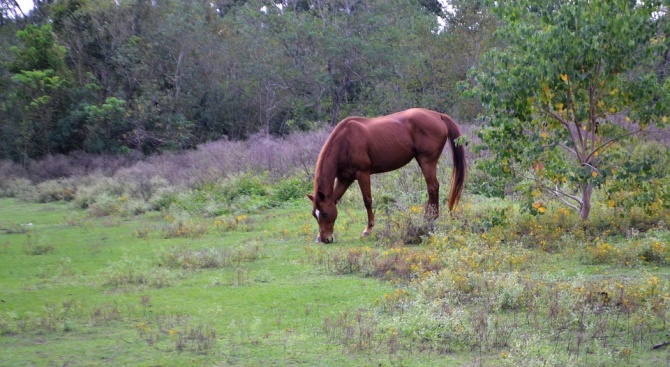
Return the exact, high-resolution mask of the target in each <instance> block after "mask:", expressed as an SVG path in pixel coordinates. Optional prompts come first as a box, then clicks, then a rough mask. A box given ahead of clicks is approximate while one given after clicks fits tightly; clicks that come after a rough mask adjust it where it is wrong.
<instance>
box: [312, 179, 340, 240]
mask: <svg viewBox="0 0 670 367" xmlns="http://www.w3.org/2000/svg"><path fill="white" fill-rule="evenodd" d="M307 197H308V198H309V199H310V200H312V216H314V218H315V219H316V222H317V223H319V235H318V236H317V238H316V240H317V242H318V241H321V242H323V243H331V242H333V240H334V239H335V237H333V228H334V227H335V220H336V219H337V206H336V205H335V202H333V200H332V199H331V198H327V197H326V196H325V195H324V194H323V193H322V192H321V191H318V192H317V193H316V195H310V194H307Z"/></svg>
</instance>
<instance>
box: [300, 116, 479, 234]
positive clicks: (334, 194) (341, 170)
mask: <svg viewBox="0 0 670 367" xmlns="http://www.w3.org/2000/svg"><path fill="white" fill-rule="evenodd" d="M460 135H461V132H460V129H459V127H458V125H456V123H455V122H454V121H453V120H452V119H451V118H450V117H449V116H447V115H445V114H442V113H439V112H435V111H431V110H426V109H421V108H412V109H409V110H406V111H402V112H397V113H394V114H392V115H388V116H381V117H375V118H364V117H347V118H346V119H344V120H342V121H340V123H339V124H338V125H337V126H336V127H335V129H333V132H332V133H331V134H330V136H329V137H328V139H327V140H326V142H325V143H324V145H323V147H322V148H321V152H320V153H319V158H318V160H317V162H316V169H315V176H314V193H313V194H308V195H307V197H308V198H309V199H310V200H311V201H312V215H313V216H314V218H316V221H317V222H318V223H319V236H318V237H317V242H318V241H319V240H320V241H321V242H324V243H330V242H333V227H334V225H335V220H336V219H337V207H336V204H337V202H338V201H339V200H340V198H341V197H342V195H344V192H345V191H347V189H348V188H349V186H350V185H351V184H352V183H353V182H354V180H357V181H358V185H359V186H360V188H361V192H362V194H363V203H364V204H365V209H366V210H367V212H368V225H367V227H366V228H365V231H363V236H368V235H369V234H370V231H371V230H372V227H373V226H374V225H375V217H374V214H373V212H372V194H371V192H370V175H371V174H373V173H382V172H388V171H393V170H396V169H399V168H401V167H402V166H404V165H406V164H407V163H409V162H410V161H411V160H412V159H416V161H417V163H419V167H420V168H421V172H422V173H423V176H424V178H425V180H426V186H427V188H428V203H427V205H426V216H427V217H432V218H436V217H437V216H439V200H438V195H439V188H440V184H439V182H438V181H437V161H438V160H439V158H440V155H441V154H442V149H443V148H444V145H445V144H446V142H447V139H448V140H449V142H450V146H451V151H452V158H453V167H454V168H453V170H452V180H451V193H450V195H449V210H453V208H454V206H455V205H456V204H457V203H458V200H459V199H460V197H461V193H462V192H463V184H464V182H465V171H466V160H465V148H464V147H463V146H462V145H459V144H457V143H456V139H457V138H458V137H459V136H460Z"/></svg>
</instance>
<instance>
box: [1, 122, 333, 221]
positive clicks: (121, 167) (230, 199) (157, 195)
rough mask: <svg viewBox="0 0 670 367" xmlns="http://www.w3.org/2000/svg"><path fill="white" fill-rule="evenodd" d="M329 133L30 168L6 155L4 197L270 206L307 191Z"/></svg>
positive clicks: (221, 207)
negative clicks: (317, 159) (270, 188)
mask: <svg viewBox="0 0 670 367" xmlns="http://www.w3.org/2000/svg"><path fill="white" fill-rule="evenodd" d="M327 136H328V131H325V130H321V131H314V132H306V133H295V134H292V135H290V136H287V137H285V138H274V137H271V136H267V135H255V136H252V137H251V138H250V139H248V140H246V141H230V140H219V141H215V142H211V143H207V144H203V145H200V146H198V147H197V149H195V150H191V151H183V152H179V153H166V154H162V155H157V156H151V157H142V156H139V155H126V156H95V155H89V154H73V155H71V156H67V157H66V156H63V155H53V156H49V157H47V158H45V159H44V160H42V161H35V162H31V163H29V164H28V165H25V166H21V165H18V164H13V163H11V162H9V161H2V162H0V196H3V197H16V198H19V199H22V200H25V201H31V202H49V201H60V200H64V201H73V202H74V203H76V204H77V205H78V206H80V207H82V208H86V209H88V210H89V212H90V213H91V214H92V215H93V216H107V215H115V214H119V215H134V214H139V213H143V212H146V211H149V210H163V209H169V207H170V206H171V205H173V204H175V205H176V206H177V207H179V208H180V210H190V211H200V212H202V213H204V214H209V215H220V214H223V213H225V212H233V211H236V210H238V209H239V208H240V207H244V206H249V207H256V208H259V207H270V206H275V205H278V204H280V203H282V202H284V201H287V200H291V199H295V198H297V197H299V196H302V195H303V194H304V192H306V191H307V188H309V185H310V183H311V181H312V175H313V170H314V165H315V162H316V157H317V156H318V152H319V149H320V148H321V145H322V144H323V142H324V141H325V139H326V137H327ZM245 184H246V185H247V189H249V190H247V191H245V188H244V185H245ZM250 185H251V186H253V185H256V187H257V189H255V190H254V189H253V188H252V187H251V186H250ZM265 187H274V188H275V189H274V190H266V189H265ZM259 198H261V199H260V200H259ZM235 201H242V203H235ZM250 202H251V204H250ZM253 202H256V204H255V206H254V204H253Z"/></svg>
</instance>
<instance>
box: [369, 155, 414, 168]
mask: <svg viewBox="0 0 670 367" xmlns="http://www.w3.org/2000/svg"><path fill="white" fill-rule="evenodd" d="M370 158H371V163H372V164H371V167H370V173H383V172H389V171H393V170H397V169H399V168H401V167H403V166H405V165H406V164H407V163H409V162H410V161H411V160H412V159H413V158H414V154H412V152H411V151H405V152H398V151H395V152H387V153H386V154H382V155H375V156H371V157H370Z"/></svg>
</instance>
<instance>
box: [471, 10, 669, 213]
mask: <svg viewBox="0 0 670 367" xmlns="http://www.w3.org/2000/svg"><path fill="white" fill-rule="evenodd" d="M490 5H491V7H492V9H493V11H494V13H496V14H497V16H498V17H499V19H500V20H501V22H502V23H503V24H502V25H501V26H500V28H499V36H500V41H501V42H502V43H503V44H504V45H505V46H504V47H499V48H495V49H493V50H491V51H489V52H488V53H486V54H485V55H484V56H483V57H482V58H481V60H480V63H479V66H478V67H477V68H476V69H474V70H473V72H472V77H473V80H474V81H475V84H474V86H473V88H472V89H471V90H470V91H471V92H474V93H475V94H478V95H479V96H480V98H481V100H482V102H483V103H484V105H485V108H486V110H487V118H488V120H489V126H488V127H487V128H486V129H483V130H482V132H481V138H482V140H483V142H484V144H485V146H486V147H487V148H488V149H490V151H491V153H492V158H493V160H495V163H494V164H489V165H488V167H490V168H492V169H497V170H498V171H497V173H498V174H501V175H506V176H517V177H519V176H521V177H524V178H530V179H531V182H533V183H534V185H533V187H534V191H535V192H536V193H537V192H538V190H543V192H549V193H551V194H553V195H554V196H555V198H558V199H560V200H561V201H562V202H563V203H565V204H566V205H568V206H570V207H573V208H575V209H577V210H578V211H579V213H580V216H581V218H582V219H583V220H586V219H587V218H588V216H589V212H590V209H591V195H592V192H593V189H594V187H597V186H598V185H601V184H603V183H604V182H605V179H606V177H607V175H608V174H609V173H611V172H613V169H614V167H609V166H608V164H609V163H610V162H608V161H607V160H605V159H603V157H604V156H605V155H606V154H605V153H606V152H607V150H608V148H610V147H612V146H614V145H615V144H618V143H620V142H624V141H626V140H627V139H628V138H630V137H631V136H632V135H634V134H637V133H638V132H640V131H643V130H645V129H646V128H647V127H648V126H650V125H659V126H663V125H665V124H666V123H667V120H668V117H667V116H668V114H669V113H670V111H669V110H668V109H669V108H670V103H668V102H670V99H669V92H670V83H668V81H667V80H666V81H665V82H663V81H661V80H660V79H659V78H657V76H656V73H655V70H654V66H653V65H654V63H655V60H656V59H657V58H658V55H660V54H664V50H665V45H666V44H667V42H666V40H665V38H664V37H665V36H664V34H663V33H662V32H659V31H658V29H659V24H658V22H659V21H658V19H659V16H658V14H663V13H664V11H665V10H664V8H663V7H662V6H661V1H644V2H639V1H635V0H610V1H586V0H575V1H553V0H551V1H550V0H519V1H506V2H493V1H491V2H490ZM663 18H664V17H663ZM659 37H660V38H659ZM615 115H616V116H619V117H620V120H622V121H625V122H624V123H616V122H615V119H613V118H612V117H613V116H615ZM529 191H530V190H529ZM538 206H539V205H538V204H537V203H535V209H537V208H538Z"/></svg>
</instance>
